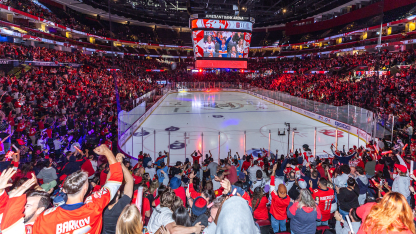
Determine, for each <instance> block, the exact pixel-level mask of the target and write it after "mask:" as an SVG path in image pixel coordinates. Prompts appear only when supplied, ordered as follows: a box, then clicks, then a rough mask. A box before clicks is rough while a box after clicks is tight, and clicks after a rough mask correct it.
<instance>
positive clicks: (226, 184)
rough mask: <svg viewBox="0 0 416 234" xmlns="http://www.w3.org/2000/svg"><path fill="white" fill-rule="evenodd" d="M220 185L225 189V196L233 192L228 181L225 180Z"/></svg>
mask: <svg viewBox="0 0 416 234" xmlns="http://www.w3.org/2000/svg"><path fill="white" fill-rule="evenodd" d="M220 184H221V187H223V188H224V192H223V193H224V194H227V193H229V192H230V191H231V183H230V181H229V180H228V179H223V180H222V181H221V182H220Z"/></svg>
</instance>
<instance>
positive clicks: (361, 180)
mask: <svg viewBox="0 0 416 234" xmlns="http://www.w3.org/2000/svg"><path fill="white" fill-rule="evenodd" d="M356 171H357V174H358V176H357V178H356V179H355V180H356V181H357V185H358V187H359V188H360V196H358V203H359V204H360V206H361V205H363V204H364V202H365V199H366V198H367V190H368V178H367V176H366V175H365V174H364V169H363V168H362V167H357V169H356Z"/></svg>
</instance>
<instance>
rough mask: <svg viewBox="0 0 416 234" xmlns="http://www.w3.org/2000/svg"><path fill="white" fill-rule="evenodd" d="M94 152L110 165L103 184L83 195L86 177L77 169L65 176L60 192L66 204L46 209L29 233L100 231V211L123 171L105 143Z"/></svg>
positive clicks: (114, 189) (110, 196)
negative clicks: (106, 179)
mask: <svg viewBox="0 0 416 234" xmlns="http://www.w3.org/2000/svg"><path fill="white" fill-rule="evenodd" d="M94 152H95V153H96V154H98V155H105V156H106V157H107V159H108V162H109V164H110V172H111V173H110V174H111V175H110V178H109V179H108V181H107V182H106V184H105V185H104V187H103V188H102V189H101V190H100V191H98V192H96V193H93V195H91V196H89V197H87V198H86V199H85V201H84V196H85V194H86V193H87V191H88V176H87V174H86V173H85V172H82V171H77V172H75V173H73V174H71V175H70V176H68V177H67V178H66V180H65V182H64V184H63V191H64V192H65V193H66V194H67V195H68V200H67V202H66V204H64V205H62V206H59V207H54V208H51V209H48V210H46V211H45V212H44V213H43V215H41V216H39V217H38V219H37V220H36V222H35V224H34V226H33V233H34V234H38V233H39V234H40V233H56V234H62V233H71V234H74V233H96V234H99V233H101V228H102V212H103V210H104V209H105V207H106V206H107V205H108V203H109V202H110V201H111V200H112V199H113V197H114V196H115V195H116V194H117V190H118V189H119V187H120V185H121V182H122V181H123V172H122V168H121V165H120V163H118V162H117V160H116V158H115V157H114V155H113V153H112V152H111V150H110V149H108V147H107V146H105V145H100V146H99V147H97V148H95V149H94Z"/></svg>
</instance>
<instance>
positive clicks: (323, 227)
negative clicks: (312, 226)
mask: <svg viewBox="0 0 416 234" xmlns="http://www.w3.org/2000/svg"><path fill="white" fill-rule="evenodd" d="M327 229H329V226H318V227H316V231H321V232H322V234H323V233H324V232H325V230H327Z"/></svg>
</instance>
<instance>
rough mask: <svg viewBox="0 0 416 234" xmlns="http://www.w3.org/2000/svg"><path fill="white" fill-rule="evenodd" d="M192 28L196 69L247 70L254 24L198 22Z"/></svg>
mask: <svg viewBox="0 0 416 234" xmlns="http://www.w3.org/2000/svg"><path fill="white" fill-rule="evenodd" d="M191 29H192V41H193V47H194V56H195V60H196V62H195V67H196V68H243V69H246V68H247V59H248V52H249V48H250V43H251V30H252V23H251V22H244V21H230V20H212V19H195V20H192V21H191Z"/></svg>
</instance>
